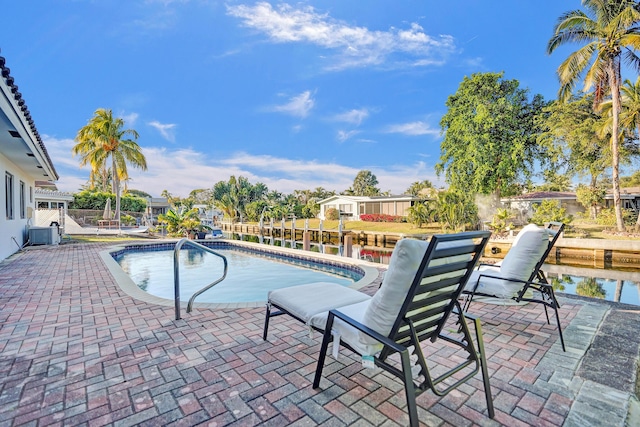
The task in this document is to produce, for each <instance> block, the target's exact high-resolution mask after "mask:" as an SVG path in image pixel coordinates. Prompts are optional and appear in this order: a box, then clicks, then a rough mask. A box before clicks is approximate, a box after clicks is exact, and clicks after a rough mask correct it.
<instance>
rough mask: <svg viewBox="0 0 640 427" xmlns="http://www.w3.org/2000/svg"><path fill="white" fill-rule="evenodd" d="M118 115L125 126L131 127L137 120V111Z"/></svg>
mask: <svg viewBox="0 0 640 427" xmlns="http://www.w3.org/2000/svg"><path fill="white" fill-rule="evenodd" d="M120 117H121V118H122V120H124V122H125V123H126V125H127V127H133V126H134V125H135V124H136V121H137V120H138V117H139V114H138V113H129V114H120Z"/></svg>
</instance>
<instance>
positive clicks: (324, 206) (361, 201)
mask: <svg viewBox="0 0 640 427" xmlns="http://www.w3.org/2000/svg"><path fill="white" fill-rule="evenodd" d="M417 200H419V198H418V197H415V196H411V195H407V194H403V195H399V196H372V197H368V196H344V195H336V196H331V197H328V198H326V199H324V200H321V201H320V202H319V204H320V213H319V215H318V216H319V218H320V219H326V212H327V211H328V210H329V209H331V208H333V209H337V210H339V211H340V216H341V217H342V218H343V219H345V220H355V221H358V220H360V216H361V215H365V214H385V215H393V216H407V215H408V212H407V211H408V209H409V208H410V207H411V206H413V204H414V203H415V202H416V201H417Z"/></svg>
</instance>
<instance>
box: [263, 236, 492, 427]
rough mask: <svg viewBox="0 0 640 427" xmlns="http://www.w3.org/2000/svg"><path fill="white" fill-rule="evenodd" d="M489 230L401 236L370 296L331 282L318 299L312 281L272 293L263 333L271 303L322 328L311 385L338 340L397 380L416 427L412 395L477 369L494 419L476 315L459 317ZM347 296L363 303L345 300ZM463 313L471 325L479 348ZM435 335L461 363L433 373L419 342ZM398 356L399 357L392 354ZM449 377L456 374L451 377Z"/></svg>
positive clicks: (452, 384) (449, 384)
mask: <svg viewBox="0 0 640 427" xmlns="http://www.w3.org/2000/svg"><path fill="white" fill-rule="evenodd" d="M489 235H490V234H489V233H488V232H468V233H460V234H450V235H438V236H433V237H432V238H431V240H430V241H429V242H424V241H419V240H414V239H403V240H400V241H399V242H398V244H397V245H396V247H395V249H394V251H393V254H392V256H391V261H390V264H389V269H388V271H387V273H386V275H385V278H384V280H383V282H382V285H381V286H380V289H379V290H378V291H377V292H376V294H375V295H374V296H373V297H369V296H366V295H364V297H363V296H362V294H360V295H356V294H358V292H357V291H353V290H352V289H348V288H344V287H342V290H340V289H339V288H341V287H340V286H337V287H332V289H331V290H330V291H327V292H326V296H322V295H321V296H318V295H317V294H316V293H314V292H315V291H317V290H318V289H319V288H322V286H316V285H317V284H311V285H303V286H294V287H291V288H286V289H279V290H276V291H272V292H271V293H270V295H269V302H268V304H267V317H266V321H265V330H264V337H265V338H266V334H267V327H268V321H269V317H271V316H273V315H277V314H279V313H276V314H271V313H270V308H271V306H272V305H273V306H276V307H277V308H279V309H280V310H282V311H283V312H284V313H287V314H290V315H292V316H294V317H295V318H297V319H298V320H301V321H303V322H304V323H306V324H308V325H309V326H310V327H313V328H315V329H318V330H324V335H323V340H322V346H321V349H320V356H319V359H318V366H317V369H316V374H315V378H314V382H313V387H314V388H318V387H319V386H320V379H321V376H322V370H323V366H324V360H325V356H326V354H327V349H328V347H329V343H330V342H331V341H333V340H335V342H334V354H336V353H337V349H338V348H339V345H340V344H342V345H343V346H344V347H346V348H348V349H350V350H352V351H353V352H355V353H357V354H359V355H360V356H362V358H363V364H365V365H366V366H369V365H370V366H373V365H375V366H378V367H380V368H382V369H384V370H386V371H387V372H389V373H391V374H393V375H394V376H396V377H398V378H399V379H401V380H402V381H403V383H404V386H405V393H406V398H407V403H408V410H409V418H410V423H411V426H417V425H418V424H419V421H418V412H417V405H416V400H415V399H416V396H417V395H418V394H420V393H422V392H424V391H426V390H427V389H431V390H432V391H433V392H434V393H435V394H436V395H438V396H443V395H445V394H447V393H449V392H450V391H452V390H453V389H454V388H456V387H458V386H459V385H461V384H462V383H464V382H466V381H468V380H469V379H471V378H472V377H474V376H475V375H476V374H477V373H478V372H479V371H481V372H482V377H483V382H484V389H485V397H486V401H487V408H488V413H489V417H491V418H493V416H494V409H493V399H492V397H491V389H490V385H489V375H488V370H487V362H486V358H485V352H484V343H483V338H482V330H481V326H480V320H479V319H478V318H475V317H474V316H469V315H467V314H465V313H464V312H463V311H462V310H461V308H460V305H459V302H458V298H459V296H460V294H461V292H462V289H463V288H464V285H465V284H466V282H467V280H468V278H469V276H470V275H471V273H472V271H473V268H474V266H475V265H476V264H477V261H478V260H479V258H480V255H481V254H482V252H483V250H484V247H485V245H486V243H487V241H488V239H489ZM353 292H356V294H353ZM348 299H361V300H360V301H356V302H352V303H349V302H347V303H344V302H345V301H346V300H348ZM331 300H333V301H334V304H333V307H330V306H331V305H332V304H331ZM301 307H302V308H301ZM450 315H451V316H454V318H455V320H456V322H457V323H458V325H459V327H460V335H459V336H453V335H449V334H447V333H444V331H443V330H444V326H445V322H446V321H447V319H448V318H449V316H450ZM466 318H469V319H471V320H473V322H474V327H475V340H476V342H477V346H478V347H477V349H476V347H475V345H474V343H473V337H472V335H471V332H470V329H469V327H468V325H467V322H466ZM438 339H442V340H444V341H446V342H448V343H450V344H453V345H455V346H458V347H459V348H460V349H462V350H463V351H465V353H466V354H465V356H464V357H462V359H463V361H462V363H460V364H459V365H457V366H456V367H454V368H452V369H450V370H448V371H447V372H444V373H442V374H440V375H438V376H437V377H432V375H431V372H430V370H429V368H428V366H427V361H426V359H425V357H424V354H423V351H422V348H421V343H423V345H424V343H425V342H426V340H430V341H431V342H432V343H435V342H436V341H437V340H438ZM396 353H398V354H399V359H400V360H399V361H398V360H397V359H398V358H397V357H391V356H392V355H394V354H396ZM412 355H413V356H414V357H413V358H412V357H411V356H412ZM412 368H413V370H412ZM463 370H464V371H463ZM461 371H462V372H461ZM455 374H458V375H457V376H456V377H455V378H452V377H453V376H454V375H455Z"/></svg>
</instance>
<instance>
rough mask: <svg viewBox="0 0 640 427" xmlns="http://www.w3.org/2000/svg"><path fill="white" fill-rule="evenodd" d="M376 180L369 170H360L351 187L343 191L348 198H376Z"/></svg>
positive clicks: (378, 190) (378, 192) (377, 189)
mask: <svg viewBox="0 0 640 427" xmlns="http://www.w3.org/2000/svg"><path fill="white" fill-rule="evenodd" d="M377 185H378V178H376V176H375V175H374V174H373V173H372V172H371V171H369V170H361V171H360V172H358V174H357V175H356V177H355V179H354V180H353V185H352V186H351V187H350V188H348V189H346V190H345V191H344V194H347V195H350V196H378V195H380V189H379V188H378V187H377Z"/></svg>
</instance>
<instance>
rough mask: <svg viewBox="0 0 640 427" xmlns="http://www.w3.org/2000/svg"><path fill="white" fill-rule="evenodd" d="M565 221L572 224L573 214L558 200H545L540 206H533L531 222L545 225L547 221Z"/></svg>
mask: <svg viewBox="0 0 640 427" xmlns="http://www.w3.org/2000/svg"><path fill="white" fill-rule="evenodd" d="M551 221H553V222H563V223H565V224H570V223H571V221H573V216H572V215H568V214H567V210H566V209H565V208H563V207H562V206H560V202H559V201H557V200H543V201H542V203H540V204H539V205H538V206H534V208H533V216H532V217H531V222H533V223H534V224H537V225H544V223H545V222H551Z"/></svg>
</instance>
